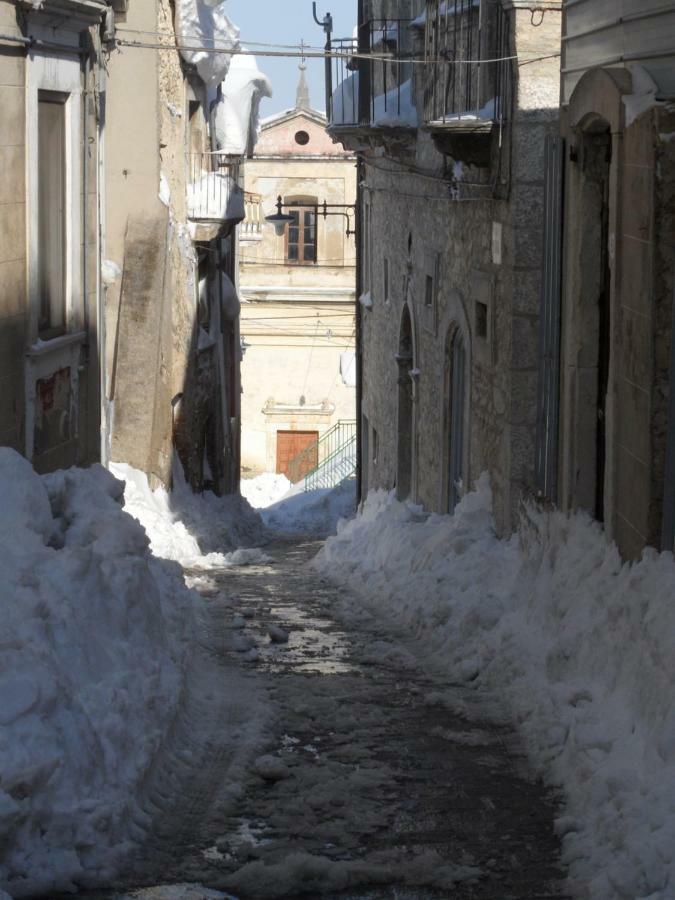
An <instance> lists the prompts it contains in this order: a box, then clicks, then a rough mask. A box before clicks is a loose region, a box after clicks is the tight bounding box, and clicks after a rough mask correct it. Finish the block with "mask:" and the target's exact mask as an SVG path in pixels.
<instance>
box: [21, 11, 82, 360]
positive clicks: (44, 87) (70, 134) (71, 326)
mask: <svg viewBox="0 0 675 900" xmlns="http://www.w3.org/2000/svg"><path fill="white" fill-rule="evenodd" d="M31 31H32V32H38V31H40V29H39V28H38V29H31ZM35 36H40V35H37V34H36V35H35ZM26 81H27V87H26V148H27V153H26V161H27V162H26V165H27V172H26V186H27V197H26V212H27V216H26V219H27V221H26V228H27V247H28V302H29V329H28V341H29V345H34V344H35V343H36V342H37V340H38V337H39V328H38V320H39V313H40V299H41V298H40V295H39V294H40V283H39V265H38V262H39V252H40V247H39V234H38V140H37V134H38V95H39V92H40V91H53V92H55V93H59V94H63V95H66V97H67V99H66V103H65V116H66V147H65V156H66V227H65V239H66V250H65V256H66V258H65V326H66V327H65V330H66V334H73V333H77V332H79V331H81V330H82V328H83V323H84V298H83V295H82V228H83V222H82V219H83V215H82V204H83V202H86V198H83V197H82V186H83V180H84V179H83V156H82V132H83V109H82V104H83V98H82V73H81V69H80V60H79V57H76V56H74V55H72V54H68V55H66V54H63V55H61V54H58V53H55V52H52V51H50V52H49V53H40V52H39V51H31V53H30V56H29V61H28V65H27V76H26ZM55 340H56V341H59V339H58V338H56V339H55ZM45 343H47V344H49V343H50V341H45ZM59 343H60V342H59Z"/></svg>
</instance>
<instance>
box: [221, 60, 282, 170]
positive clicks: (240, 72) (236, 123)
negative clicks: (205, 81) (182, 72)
mask: <svg viewBox="0 0 675 900" xmlns="http://www.w3.org/2000/svg"><path fill="white" fill-rule="evenodd" d="M271 96H272V85H271V84H270V81H269V79H268V78H267V76H266V75H264V74H263V73H262V72H261V71H260V70H259V69H258V66H257V64H256V61H255V58H254V57H253V56H248V55H242V56H235V57H234V59H233V60H232V65H231V66H230V70H229V72H228V73H227V78H226V79H225V83H224V84H223V92H222V98H221V100H220V102H219V103H217V104H216V105H215V107H214V109H213V112H212V114H211V116H212V128H213V134H214V135H215V138H216V146H217V148H218V150H221V151H222V152H223V153H225V154H227V155H230V156H246V155H247V154H249V153H252V152H253V150H254V149H255V145H256V142H257V140H258V135H259V133H260V102H261V100H262V99H263V97H271Z"/></svg>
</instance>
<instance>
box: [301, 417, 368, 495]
mask: <svg viewBox="0 0 675 900" xmlns="http://www.w3.org/2000/svg"><path fill="white" fill-rule="evenodd" d="M355 472H356V430H354V433H353V434H352V436H351V437H350V438H349V439H348V440H347V441H346V442H345V443H344V444H342V445H341V446H340V447H338V448H337V449H336V450H335V451H334V452H333V453H332V454H331V455H330V456H328V457H326V459H324V461H323V462H322V463H320V465H318V466H317V467H316V469H314V471H313V472H310V473H309V474H308V475H306V476H305V483H304V490H305V491H314V490H317V489H318V488H331V487H335V486H336V485H338V484H340V482H342V481H344V480H345V478H349V477H350V475H353V474H354V473H355Z"/></svg>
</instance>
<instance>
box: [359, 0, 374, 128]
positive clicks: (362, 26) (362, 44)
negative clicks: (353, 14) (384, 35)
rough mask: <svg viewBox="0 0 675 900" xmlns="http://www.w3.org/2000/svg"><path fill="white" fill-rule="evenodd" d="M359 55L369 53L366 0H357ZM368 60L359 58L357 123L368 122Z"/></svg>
mask: <svg viewBox="0 0 675 900" xmlns="http://www.w3.org/2000/svg"><path fill="white" fill-rule="evenodd" d="M358 15H359V18H358V22H359V31H358V40H359V46H358V50H359V56H360V57H362V56H363V54H366V55H367V54H369V53H370V23H369V22H367V21H366V0H359V6H358ZM370 73H371V68H370V60H369V59H363V58H360V59H359V124H360V125H368V124H370Z"/></svg>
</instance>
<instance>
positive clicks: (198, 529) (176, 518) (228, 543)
mask: <svg viewBox="0 0 675 900" xmlns="http://www.w3.org/2000/svg"><path fill="white" fill-rule="evenodd" d="M110 468H111V470H112V471H113V473H114V474H115V475H116V476H117V477H118V478H119V479H121V480H122V481H123V482H125V487H124V508H125V510H126V511H127V512H128V513H129V514H130V515H132V516H133V517H134V518H135V519H137V520H138V521H139V522H140V523H141V525H142V526H143V528H144V529H145V531H146V532H147V535H148V538H149V539H150V548H151V550H152V552H153V553H154V554H155V556H159V557H162V558H163V559H171V560H175V561H176V562H179V563H181V564H182V565H183V566H186V567H189V568H203V567H221V566H231V565H242V564H246V563H254V562H264V561H265V559H266V557H263V555H262V554H260V552H259V551H258V550H256V549H255V546H254V545H256V544H259V543H260V542H261V541H264V539H265V530H264V527H263V524H262V521H261V519H260V517H259V516H258V514H257V513H255V512H254V511H253V509H251V507H250V506H249V504H248V503H247V502H246V500H243V499H242V498H241V497H239V496H225V497H217V496H216V495H215V494H213V493H211V492H210V491H206V492H205V493H203V494H193V492H192V490H191V489H190V487H189V485H187V484H186V482H185V479H184V478H183V477H182V470H181V467H180V465H176V466H174V490H173V491H172V492H171V493H169V492H168V491H166V490H164V489H163V488H158V489H157V490H155V491H153V490H151V489H150V486H149V485H148V479H147V477H146V475H145V473H143V472H139V471H138V470H137V469H134V468H132V467H131V466H128V465H126V464H125V463H112V464H111V467H110ZM243 546H247V547H249V548H250V547H252V546H253V549H251V550H248V551H246V554H248V555H246V554H243V553H242V551H241V550H240V548H241V547H243ZM223 551H226V552H223ZM227 551H230V552H227ZM237 551H239V552H237Z"/></svg>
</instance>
